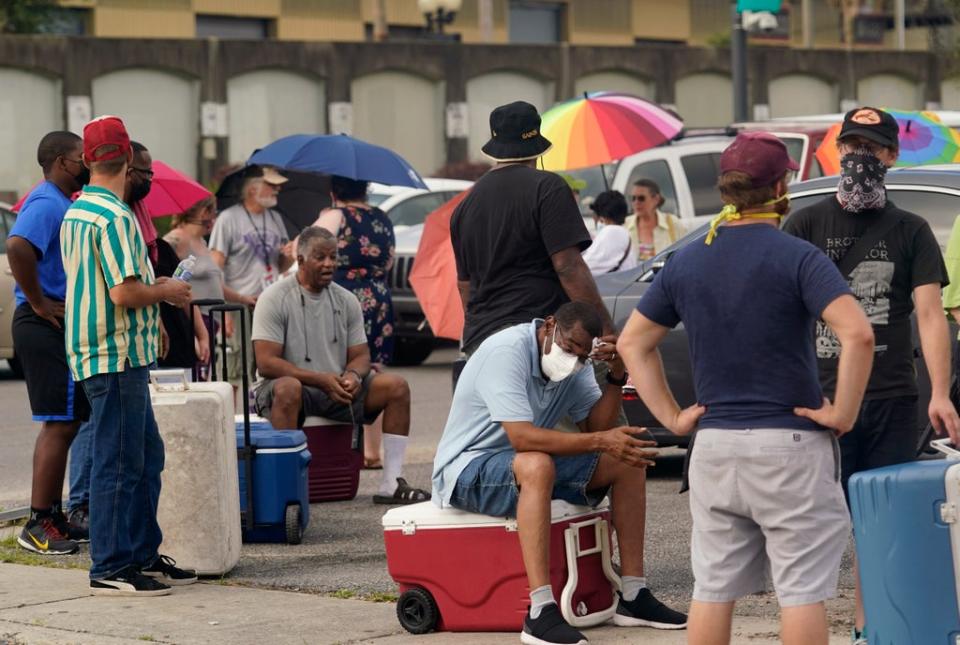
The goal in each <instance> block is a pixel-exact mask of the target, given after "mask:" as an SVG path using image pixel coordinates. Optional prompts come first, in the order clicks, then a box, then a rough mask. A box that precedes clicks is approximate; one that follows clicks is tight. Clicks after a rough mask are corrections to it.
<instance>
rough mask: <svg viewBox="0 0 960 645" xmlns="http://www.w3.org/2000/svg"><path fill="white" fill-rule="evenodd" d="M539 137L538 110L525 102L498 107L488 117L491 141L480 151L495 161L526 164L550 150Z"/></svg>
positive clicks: (550, 144) (546, 141)
mask: <svg viewBox="0 0 960 645" xmlns="http://www.w3.org/2000/svg"><path fill="white" fill-rule="evenodd" d="M551 146H553V144H552V143H550V141H549V140H548V139H547V138H546V137H544V136H543V135H542V134H540V115H539V114H538V113H537V108H535V107H533V106H532V105H530V104H529V103H527V102H525V101H515V102H514V103H508V104H507V105H501V106H500V107H498V108H496V109H495V110H494V111H493V112H491V113H490V140H489V141H487V142H486V143H485V144H484V146H483V148H482V150H483V154H485V155H487V156H488V157H490V158H491V159H493V160H494V161H528V160H530V159H536V158H537V157H539V156H540V155H542V154H543V153H545V152H546V151H547V150H549V149H550V147H551Z"/></svg>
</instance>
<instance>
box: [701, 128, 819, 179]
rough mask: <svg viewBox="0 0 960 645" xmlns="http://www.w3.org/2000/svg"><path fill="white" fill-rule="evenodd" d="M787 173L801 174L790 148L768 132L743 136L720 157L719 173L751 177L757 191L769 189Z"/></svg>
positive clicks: (738, 137)
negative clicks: (734, 173)
mask: <svg viewBox="0 0 960 645" xmlns="http://www.w3.org/2000/svg"><path fill="white" fill-rule="evenodd" d="M788 170H800V166H799V165H798V164H797V162H796V161H794V160H793V159H791V158H790V154H789V153H788V152H787V146H785V145H784V144H783V141H781V140H780V139H779V138H777V137H776V136H775V135H772V134H770V133H769V132H741V133H740V134H738V135H737V138H736V139H734V140H733V143H731V144H730V145H729V146H727V149H726V150H724V151H723V154H721V155H720V173H721V174H723V173H728V172H731V171H739V172H742V173H744V174H746V175H748V176H749V177H750V179H751V180H752V182H751V183H752V184H753V187H754V188H761V187H763V186H770V185H772V184H774V183H776V182H777V181H779V180H780V178H781V177H783V175H784V173H786V172H787V171H788Z"/></svg>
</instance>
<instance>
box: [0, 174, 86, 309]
mask: <svg viewBox="0 0 960 645" xmlns="http://www.w3.org/2000/svg"><path fill="white" fill-rule="evenodd" d="M71 203H72V202H71V201H70V198H69V197H67V196H66V195H64V194H63V193H62V192H60V189H59V188H57V186H56V185H55V184H53V183H51V182H49V181H44V182H43V183H41V184H40V185H38V186H37V187H36V188H34V189H33V190H32V191H30V195H28V196H27V199H26V200H25V201H24V202H23V206H21V207H20V214H19V215H18V216H17V221H16V222H14V224H13V228H12V229H10V235H9V237H22V238H23V239H25V240H26V241H28V242H30V244H32V245H33V248H34V249H35V250H36V252H37V255H38V257H39V259H38V260H37V277H38V278H39V279H40V288H41V289H42V290H43V295H45V296H47V297H48V298H50V299H52V300H59V301H61V302H63V301H64V300H66V293H67V275H66V273H64V271H63V258H61V257H60V224H62V223H63V216H64V215H65V214H66V213H67V210H68V209H69V208H70V204H71ZM13 291H14V293H15V294H16V298H17V306H18V307H19V306H20V305H22V304H23V303H25V302H26V301H27V297H26V296H25V295H24V294H23V290H22V289H20V285H19V284H18V285H16V287H14V290H13Z"/></svg>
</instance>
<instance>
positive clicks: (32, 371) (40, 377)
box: [12, 303, 90, 421]
mask: <svg viewBox="0 0 960 645" xmlns="http://www.w3.org/2000/svg"><path fill="white" fill-rule="evenodd" d="M60 324H61V325H63V320H60ZM12 331H13V350H14V352H16V354H17V358H18V359H19V360H20V365H21V366H22V367H23V378H24V381H26V384H27V394H28V395H29V397H30V411H31V412H32V413H33V420H34V421H86V420H87V419H88V418H89V417H90V404H89V403H88V402H87V395H86V393H85V392H84V391H83V388H82V387H81V386H80V385H79V384H78V383H75V382H74V380H73V376H71V374H70V368H69V367H67V350H66V345H65V344H64V337H63V329H62V328H61V329H57V328H56V327H54V326H53V325H51V324H50V323H49V322H47V321H46V320H44V319H43V318H41V317H40V316H38V315H37V314H35V313H34V312H33V309H32V308H31V307H30V305H29V304H27V303H24V304H22V305H20V306H19V307H17V310H16V311H15V312H14V314H13V330H12Z"/></svg>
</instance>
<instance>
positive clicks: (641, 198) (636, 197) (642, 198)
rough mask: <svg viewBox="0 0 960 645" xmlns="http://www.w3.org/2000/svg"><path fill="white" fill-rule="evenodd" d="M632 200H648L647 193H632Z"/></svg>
mask: <svg viewBox="0 0 960 645" xmlns="http://www.w3.org/2000/svg"><path fill="white" fill-rule="evenodd" d="M630 201H632V202H645V201H647V196H646V195H630Z"/></svg>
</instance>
